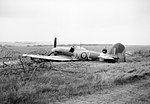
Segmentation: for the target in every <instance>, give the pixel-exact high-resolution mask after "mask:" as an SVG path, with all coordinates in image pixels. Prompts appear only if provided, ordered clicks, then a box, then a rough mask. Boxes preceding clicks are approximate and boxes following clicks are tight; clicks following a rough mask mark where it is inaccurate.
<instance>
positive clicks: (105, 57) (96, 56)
mask: <svg viewBox="0 0 150 104" xmlns="http://www.w3.org/2000/svg"><path fill="white" fill-rule="evenodd" d="M22 56H23V57H30V58H31V59H40V60H43V61H51V62H66V61H101V62H113V63H114V62H125V61H126V57H125V46H124V45H122V44H121V43H116V44H115V45H114V46H113V47H112V48H111V50H110V52H107V49H103V50H102V52H101V53H100V52H95V51H92V50H87V49H86V48H84V47H80V46H71V47H57V38H55V39H54V47H53V48H52V50H51V52H50V53H49V54H48V55H33V54H23V55H22Z"/></svg>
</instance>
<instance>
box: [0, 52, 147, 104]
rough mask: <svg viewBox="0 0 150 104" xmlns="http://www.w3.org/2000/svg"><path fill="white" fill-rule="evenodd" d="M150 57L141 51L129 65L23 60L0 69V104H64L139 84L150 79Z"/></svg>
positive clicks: (130, 59)
mask: <svg viewBox="0 0 150 104" xmlns="http://www.w3.org/2000/svg"><path fill="white" fill-rule="evenodd" d="M8 52H9V51H8ZM5 53H7V52H5ZM149 56H150V51H148V50H145V51H141V50H137V51H135V52H134V56H130V57H128V58H127V62H126V63H113V64H112V63H99V62H62V63H55V62H53V63H41V64H36V63H33V62H31V61H30V60H27V59H21V62H22V63H23V64H22V63H21V62H20V64H18V65H12V66H6V67H4V68H3V67H1V69H0V93H1V94H0V104H31V103H32V104H50V103H64V102H66V101H67V100H69V99H74V98H78V97H81V96H82V97H83V96H87V95H93V94H96V93H97V92H103V91H105V89H111V88H115V87H117V86H125V85H127V84H129V83H135V82H137V81H139V80H143V79H146V78H147V77H148V76H150V70H149V69H150V61H149V60H150V57H149ZM106 103H107V101H106Z"/></svg>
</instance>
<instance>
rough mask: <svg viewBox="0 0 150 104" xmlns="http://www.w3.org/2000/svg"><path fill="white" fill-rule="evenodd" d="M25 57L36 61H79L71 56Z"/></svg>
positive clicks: (29, 55) (26, 55) (27, 55)
mask: <svg viewBox="0 0 150 104" xmlns="http://www.w3.org/2000/svg"><path fill="white" fill-rule="evenodd" d="M22 56H23V57H31V58H35V59H42V60H46V61H60V62H61V61H77V59H75V58H72V57H69V56H63V55H59V56H45V55H32V54H23V55H22Z"/></svg>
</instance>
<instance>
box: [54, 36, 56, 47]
mask: <svg viewBox="0 0 150 104" xmlns="http://www.w3.org/2000/svg"><path fill="white" fill-rule="evenodd" d="M56 46H57V38H56V37H55V39H54V48H55V47H56Z"/></svg>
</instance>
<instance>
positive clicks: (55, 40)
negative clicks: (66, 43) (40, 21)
mask: <svg viewBox="0 0 150 104" xmlns="http://www.w3.org/2000/svg"><path fill="white" fill-rule="evenodd" d="M56 46H57V38H56V37H55V39H54V48H56ZM53 53H54V52H53V51H51V52H50V53H49V54H48V56H50V55H52V54H53Z"/></svg>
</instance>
